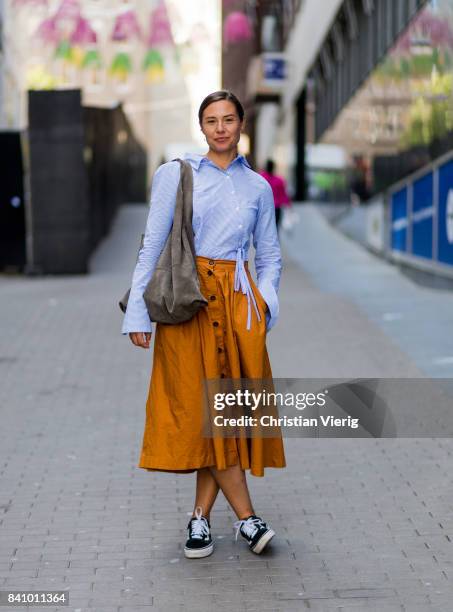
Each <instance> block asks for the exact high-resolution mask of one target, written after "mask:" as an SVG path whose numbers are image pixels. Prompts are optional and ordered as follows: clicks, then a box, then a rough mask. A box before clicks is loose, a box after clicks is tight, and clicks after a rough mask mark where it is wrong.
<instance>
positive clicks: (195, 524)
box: [190, 506, 209, 538]
mask: <svg viewBox="0 0 453 612" xmlns="http://www.w3.org/2000/svg"><path fill="white" fill-rule="evenodd" d="M201 512H202V508H201V506H197V507H196V508H195V517H194V518H192V519H191V522H190V537H191V538H203V537H204V536H205V535H208V533H209V526H208V522H207V520H206V518H205V517H204V516H201Z"/></svg>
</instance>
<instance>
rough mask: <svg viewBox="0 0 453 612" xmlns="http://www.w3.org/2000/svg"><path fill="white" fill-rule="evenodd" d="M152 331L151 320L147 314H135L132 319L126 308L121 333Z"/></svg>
mask: <svg viewBox="0 0 453 612" xmlns="http://www.w3.org/2000/svg"><path fill="white" fill-rule="evenodd" d="M152 331H153V327H152V324H151V320H150V318H149V315H148V314H146V315H143V316H142V317H140V318H138V316H136V317H135V319H133V318H131V317H129V316H128V313H127V308H126V313H125V315H124V319H123V326H122V328H121V333H122V334H123V335H126V334H130V333H131V332H152Z"/></svg>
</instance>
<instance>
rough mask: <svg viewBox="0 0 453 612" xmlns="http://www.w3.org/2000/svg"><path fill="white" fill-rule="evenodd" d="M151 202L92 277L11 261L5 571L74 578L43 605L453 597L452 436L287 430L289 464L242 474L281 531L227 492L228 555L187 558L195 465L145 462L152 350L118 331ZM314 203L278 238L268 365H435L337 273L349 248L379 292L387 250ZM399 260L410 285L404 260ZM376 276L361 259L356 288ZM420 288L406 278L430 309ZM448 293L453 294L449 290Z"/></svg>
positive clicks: (137, 210) (321, 372) (365, 371)
mask: <svg viewBox="0 0 453 612" xmlns="http://www.w3.org/2000/svg"><path fill="white" fill-rule="evenodd" d="M145 218H146V207H144V206H135V207H134V206H128V207H123V208H122V209H121V212H120V215H119V216H118V218H117V220H116V223H115V226H114V228H113V230H112V233H111V235H110V237H109V238H108V239H107V240H106V241H104V242H103V244H102V245H101V247H100V248H99V249H98V250H97V252H96V253H95V255H94V257H93V259H92V265H91V269H92V273H91V274H90V275H88V276H83V275H81V276H72V277H65V276H61V277H44V278H20V277H8V276H2V277H0V296H1V302H0V303H1V314H2V316H1V319H0V326H1V330H0V333H1V350H0V373H1V386H0V397H1V404H0V405H1V414H2V444H1V448H0V589H2V590H6V589H39V590H45V589H53V590H56V589H65V590H68V591H69V593H70V604H69V607H63V606H60V607H58V608H52V607H47V608H44V607H42V608H41V607H39V608H38V607H36V608H30V610H31V609H35V610H68V609H70V610H73V611H80V612H82V611H83V612H84V611H86V610H93V611H96V612H103V611H107V612H120V611H121V612H138V611H139V610H140V611H144V610H159V611H165V612H167V611H168V612H173V611H178V610H181V611H182V610H188V611H189V610H190V611H202V610H206V611H211V610H216V611H217V610H229V611H231V612H233V611H234V612H236V611H250V612H251V611H260V612H261V611H265V610H266V611H271V610H272V611H277V610H278V611H281V612H287V611H288V612H290V611H293V610H311V611H312V612H313V611H315V612H317V611H332V610H337V611H340V610H341V611H342V612H346V611H351V612H357V611H362V610H363V611H371V610H373V611H376V612H402V611H406V612H431V611H439V612H451V610H452V604H451V601H452V600H453V587H452V579H453V566H452V563H453V554H452V539H453V514H452V508H453V499H452V496H453V494H452V473H453V469H452V468H453V455H452V452H453V444H452V442H451V440H449V439H441V438H438V439H422V438H420V439H355V440H352V439H351V440H348V439H328V440H327V439H318V440H316V439H294V438H291V439H286V440H285V446H286V454H287V460H288V467H287V468H286V469H284V470H278V469H274V470H272V469H267V470H266V474H265V477H264V478H254V477H251V476H249V477H248V482H249V485H250V488H251V492H252V497H253V500H254V505H255V509H256V512H257V513H258V514H260V515H262V516H263V517H264V518H265V519H266V520H268V521H269V522H270V523H271V524H272V526H273V527H274V529H275V530H276V532H277V536H276V537H275V538H274V540H273V543H272V545H271V546H270V547H269V550H268V551H266V552H265V553H264V554H263V555H261V556H256V555H253V553H251V552H250V551H249V550H248V549H247V546H246V544H245V542H243V541H240V540H238V542H237V543H236V542H235V541H234V538H233V530H232V524H233V521H234V520H235V518H236V517H235V516H234V515H233V513H232V511H231V508H230V507H229V505H228V504H227V503H226V501H225V499H224V498H223V496H222V495H221V494H220V495H219V498H218V501H217V503H216V506H215V508H214V511H213V513H212V517H211V523H212V528H213V535H214V537H215V538H216V549H215V551H214V554H213V555H211V556H210V557H208V558H206V559H204V560H203V559H200V560H188V559H185V558H184V556H183V552H182V549H183V545H184V540H185V536H186V530H185V528H186V524H187V521H188V517H189V516H190V514H191V511H192V504H193V494H194V481H195V476H194V475H193V474H190V475H175V474H159V473H155V474H150V473H148V472H145V471H144V470H140V469H139V468H137V467H136V464H137V461H138V455H139V449H140V445H141V437H142V432H143V425H144V406H145V401H146V395H147V390H148V383H149V374H150V367H151V351H144V350H142V349H137V348H136V347H134V346H133V345H132V344H131V343H130V341H129V339H128V338H127V337H126V336H123V335H121V333H120V327H121V320H122V318H121V317H122V315H121V312H120V310H119V309H118V307H117V304H116V302H117V300H118V298H119V297H121V295H122V294H123V292H124V291H125V289H127V287H128V283H129V282H130V278H131V274H132V268H133V265H134V261H135V256H136V250H137V246H138V241H139V235H140V232H141V231H142V228H143V225H144V220H145ZM312 221H313V223H312V224H311V225H310V223H308V220H307V223H306V224H301V226H300V227H299V228H298V229H297V231H296V232H295V233H294V234H293V236H292V237H291V238H289V239H286V238H284V239H282V242H283V245H284V249H285V253H286V256H285V273H284V276H283V278H282V283H281V319H280V321H279V323H278V325H277V326H276V327H275V328H274V329H273V330H272V331H271V332H270V333H269V336H268V346H269V352H270V357H271V361H272V364H273V367H274V375H275V376H282V377H283V376H286V377H292V376H294V377H323V376H326V377H327V376H331V377H335V376H336V377H347V376H353V377H359V376H369V377H375V376H376V377H378V376H382V377H384V376H392V377H394V376H401V377H417V376H423V375H425V373H424V371H423V370H422V369H419V368H421V365H420V363H421V362H420V354H421V350H422V349H421V348H420V347H419V346H417V350H416V351H415V352H414V353H413V354H411V352H410V351H409V350H408V345H407V344H406V345H405V348H404V347H402V344H401V342H399V341H396V340H395V338H396V335H395V334H394V333H391V331H389V330H388V329H386V327H385V325H380V324H379V322H378V321H377V320H373V317H372V316H371V315H370V312H369V311H367V307H366V306H365V305H364V302H360V301H358V300H357V299H355V298H354V296H353V295H352V294H351V293H347V292H345V291H344V286H342V285H341V282H340V280H339V279H341V278H345V275H347V266H348V265H349V264H350V263H351V259H350V258H349V259H348V257H349V256H350V255H351V253H352V254H353V255H354V257H355V258H356V259H357V258H359V259H360V260H361V262H362V263H361V265H362V264H363V265H364V266H365V267H364V268H363V270H362V272H363V273H365V274H366V275H369V280H370V283H371V284H372V283H373V282H374V280H375V279H376V277H377V276H379V283H380V290H381V291H385V289H386V285H385V283H386V275H385V274H382V273H380V274H377V270H376V268H375V266H378V267H379V271H381V272H382V266H386V264H383V263H382V262H379V261H378V260H376V259H375V258H373V257H372V256H370V255H369V254H367V257H366V258H365V259H366V260H363V255H362V253H363V252H362V251H361V250H360V247H358V246H357V245H353V244H352V243H350V242H348V241H346V242H344V241H343V240H336V239H335V240H333V242H332V243H330V242H329V240H328V239H329V235H328V233H329V232H333V231H334V230H332V229H331V228H329V227H328V226H327V224H324V223H317V222H315V220H313V218H312ZM304 232H305V233H304ZM314 232H318V236H317V237H316V235H315V234H314ZM330 237H331V236H330ZM323 240H324V242H323ZM295 242H297V249H296V245H295ZM327 243H329V244H331V250H330V252H329V263H328V265H325V263H326V261H325V258H326V253H324V255H323V256H322V257H323V258H324V259H323V261H324V267H323V266H321V265H318V266H317V267H316V266H315V262H316V259H317V255H319V253H317V252H316V245H321V244H323V245H325V244H327ZM308 249H311V251H312V252H311V253H307V250H308ZM297 253H303V255H300V256H299V259H298V263H296V259H297ZM302 257H304V258H305V261H304V262H302ZM319 257H321V255H319ZM348 262H349V263H348ZM301 263H303V265H304V268H301V267H300V264H301ZM351 265H352V264H351ZM345 266H346V269H345ZM315 268H316V273H314V271H315ZM387 278H388V279H389V282H391V283H392V287H393V288H394V287H398V288H400V285H399V284H398V282H397V280H396V279H395V276H394V274H393V271H389V272H388V274H387ZM326 279H337V283H336V284H334V283H333V281H330V285H329V287H328V288H326V287H325V286H324V287H323V286H322V284H323V282H324V283H325V282H326ZM362 280H363V279H362ZM362 280H360V279H359V276H358V273H357V268H356V269H355V273H354V277H353V280H352V281H351V279H350V280H349V287H350V288H351V287H352V289H354V283H355V282H356V281H357V286H356V289H357V287H359V286H360V285H359V284H358V283H359V282H362ZM404 282H407V281H404ZM401 283H403V280H402V279H401ZM352 289H351V291H352ZM356 289H354V291H355V290H356ZM363 292H365V288H363ZM368 295H369V294H368ZM424 295H426V290H424V289H421V288H420V290H418V289H416V288H415V289H414V288H413V289H412V290H411V300H412V303H413V305H414V308H416V312H418V313H421V312H422V310H423V305H422V302H423V299H422V297H423V296H424ZM437 297H438V299H439V300H441V301H442V300H445V302H443V303H444V309H445V311H446V309H447V305H448V304H450V303H451V296H450V295H449V294H446V293H442V292H441V293H439V295H438V296H437ZM363 299H364V300H365V298H363ZM404 299H405V298H404V295H402V294H401V292H399V293H398V294H397V295H396V294H395V300H396V301H397V304H393V303H392V293H391V292H390V293H389V294H386V295H385V300H386V308H387V309H395V308H396V307H397V305H398V308H399V307H402V306H404V308H406V307H407V304H406V302H405V301H404ZM375 302H376V300H375ZM425 304H427V305H426V308H428V309H429V307H430V306H429V304H428V302H427V300H425ZM389 311H390V310H389ZM392 311H393V310H392ZM442 312H443V311H442ZM428 314H430V316H431V317H432V319H433V321H430V329H431V328H433V327H435V318H434V314H435V313H433V312H429V310H428ZM410 325H411V323H410V321H409V322H408V321H405V323H404V327H405V330H410ZM412 325H413V326H414V333H416V332H417V333H419V332H418V331H417V330H415V328H416V327H419V326H420V321H417V320H416V319H414V318H412ZM395 327H396V324H395V325H394V326H393V328H395ZM450 331H451V330H450ZM436 333H438V332H436ZM444 334H445V330H444ZM417 337H418V336H417ZM442 348H443V347H442ZM2 609H4V610H5V611H6V610H21V609H25V608H19V607H5V608H2Z"/></svg>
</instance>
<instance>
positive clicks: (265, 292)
mask: <svg viewBox="0 0 453 612" xmlns="http://www.w3.org/2000/svg"><path fill="white" fill-rule="evenodd" d="M258 289H259V292H260V293H261V295H262V296H263V299H264V301H265V302H266V304H267V307H268V311H267V312H266V330H267V331H270V330H271V329H272V328H273V327H274V325H275V324H276V323H277V320H278V315H279V303H278V295H277V292H276V291H275V287H274V285H273V284H272V283H271V281H266V280H263V281H262V282H261V283H260V284H259V285H258Z"/></svg>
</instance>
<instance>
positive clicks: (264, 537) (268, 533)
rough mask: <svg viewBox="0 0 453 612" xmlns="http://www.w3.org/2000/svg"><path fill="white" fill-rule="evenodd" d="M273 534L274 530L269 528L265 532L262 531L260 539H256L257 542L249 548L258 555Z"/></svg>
mask: <svg viewBox="0 0 453 612" xmlns="http://www.w3.org/2000/svg"><path fill="white" fill-rule="evenodd" d="M274 535H275V531H273V530H272V529H269V531H266V533H263V535H262V536H261V537H260V539H259V540H258V542H257V543H256V544H255V546H254V547H253V548H252V547H250V550H252V551H253V552H254V553H256V554H257V555H259V554H260V553H261V552H262V551H263V550H264V548H265V546H266V545H267V544H269V542H270V541H271V540H272V538H273V537H274Z"/></svg>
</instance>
